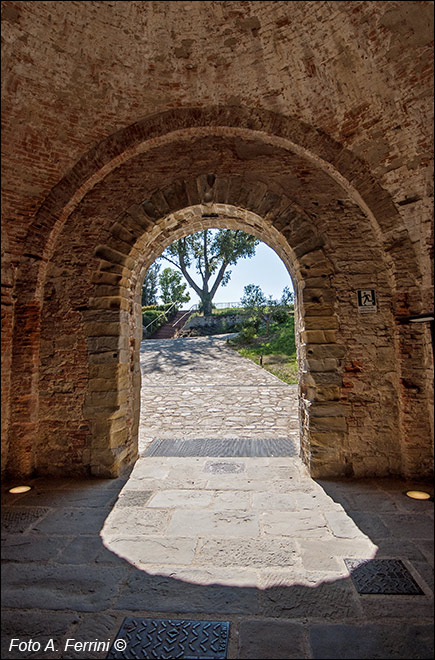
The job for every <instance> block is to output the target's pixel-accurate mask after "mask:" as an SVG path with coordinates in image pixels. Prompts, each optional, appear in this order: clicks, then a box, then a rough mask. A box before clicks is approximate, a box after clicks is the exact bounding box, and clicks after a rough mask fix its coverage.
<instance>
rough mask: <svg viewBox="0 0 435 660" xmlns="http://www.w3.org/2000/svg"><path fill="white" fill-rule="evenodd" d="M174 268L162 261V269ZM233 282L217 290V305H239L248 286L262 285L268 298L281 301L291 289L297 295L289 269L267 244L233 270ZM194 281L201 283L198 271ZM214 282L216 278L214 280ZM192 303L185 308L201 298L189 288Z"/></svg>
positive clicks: (261, 245)
mask: <svg viewBox="0 0 435 660" xmlns="http://www.w3.org/2000/svg"><path fill="white" fill-rule="evenodd" d="M167 266H169V267H171V268H172V267H173V266H171V264H169V263H168V262H164V261H162V268H166V267H167ZM230 270H231V279H230V281H229V283H228V284H227V286H224V287H222V286H220V287H219V289H218V290H217V293H216V295H215V297H214V298H213V302H214V303H222V302H238V301H239V300H240V298H241V297H242V296H243V288H244V287H245V286H246V285H247V284H258V285H259V286H260V287H261V288H262V290H263V291H264V293H265V294H266V296H272V297H273V298H275V299H279V298H281V294H282V290H283V288H284V287H285V286H288V287H289V289H290V291H293V284H292V281H291V279H290V275H289V273H288V271H287V268H286V267H285V266H284V264H283V262H282V261H281V259H280V258H279V257H278V255H277V254H276V252H275V251H274V250H272V248H270V247H269V246H268V245H266V244H265V243H259V245H258V246H257V248H256V250H255V256H254V257H252V258H251V259H240V261H238V262H237V264H236V265H235V266H231V267H230ZM190 272H191V274H192V277H193V279H194V280H195V281H196V282H198V283H199V282H200V280H199V279H198V278H199V276H198V274H196V273H195V271H194V269H192V270H191V271H190ZM213 281H214V278H213ZM188 290H189V293H190V300H189V302H188V303H185V304H184V305H183V307H186V308H188V307H190V306H191V305H193V304H195V303H198V302H199V298H198V296H197V294H196V293H195V292H194V291H193V290H192V289H191V288H190V287H189V289H188Z"/></svg>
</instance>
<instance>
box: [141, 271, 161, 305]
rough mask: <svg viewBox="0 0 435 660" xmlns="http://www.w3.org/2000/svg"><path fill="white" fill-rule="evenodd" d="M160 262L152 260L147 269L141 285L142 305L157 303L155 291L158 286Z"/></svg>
mask: <svg viewBox="0 0 435 660" xmlns="http://www.w3.org/2000/svg"><path fill="white" fill-rule="evenodd" d="M159 270H160V264H159V263H157V262H154V263H153V264H151V266H150V267H149V268H148V270H147V274H146V275H145V279H144V281H143V285H142V307H144V306H145V305H157V293H158V286H159Z"/></svg>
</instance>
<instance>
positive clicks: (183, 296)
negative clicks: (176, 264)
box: [159, 268, 190, 305]
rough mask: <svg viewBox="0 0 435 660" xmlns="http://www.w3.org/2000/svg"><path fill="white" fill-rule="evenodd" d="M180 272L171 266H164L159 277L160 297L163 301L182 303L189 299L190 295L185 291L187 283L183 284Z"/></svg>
mask: <svg viewBox="0 0 435 660" xmlns="http://www.w3.org/2000/svg"><path fill="white" fill-rule="evenodd" d="M182 279H183V278H182V276H181V275H180V273H177V271H176V270H173V269H172V268H165V269H164V270H163V271H162V273H161V275H160V277H159V284H160V297H161V299H162V301H163V302H164V303H170V302H175V303H179V304H180V305H182V304H183V303H185V302H187V301H188V300H190V295H189V293H187V291H186V289H187V284H184V283H183V282H182V281H181V280H182Z"/></svg>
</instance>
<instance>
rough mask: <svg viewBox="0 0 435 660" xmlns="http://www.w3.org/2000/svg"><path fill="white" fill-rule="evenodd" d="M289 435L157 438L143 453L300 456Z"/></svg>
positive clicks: (146, 454)
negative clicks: (275, 436) (184, 438)
mask: <svg viewBox="0 0 435 660" xmlns="http://www.w3.org/2000/svg"><path fill="white" fill-rule="evenodd" d="M297 454H298V452H297V449H296V445H295V443H294V441H293V440H291V439H290V438H249V439H247V438H225V439H223V438H190V439H188V440H181V439H172V438H157V439H156V440H154V441H153V442H152V443H151V444H150V445H149V447H148V448H147V449H146V450H145V451H144V453H143V456H174V457H177V456H178V457H181V456H210V457H219V458H225V457H235V458H237V457H242V456H244V457H250V458H254V457H273V456H297Z"/></svg>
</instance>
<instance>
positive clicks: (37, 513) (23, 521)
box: [1, 506, 49, 534]
mask: <svg viewBox="0 0 435 660" xmlns="http://www.w3.org/2000/svg"><path fill="white" fill-rule="evenodd" d="M47 511H49V509H45V508H43V507H37V506H32V507H27V508H24V507H22V508H21V507H20V508H18V507H17V506H14V507H2V515H1V518H2V520H1V527H2V532H3V533H6V534H22V533H23V532H25V531H26V529H28V527H30V526H31V525H32V526H33V525H34V524H35V523H36V522H37V521H38V520H39V519H40V518H42V516H44V515H45V514H46V513H47Z"/></svg>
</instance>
